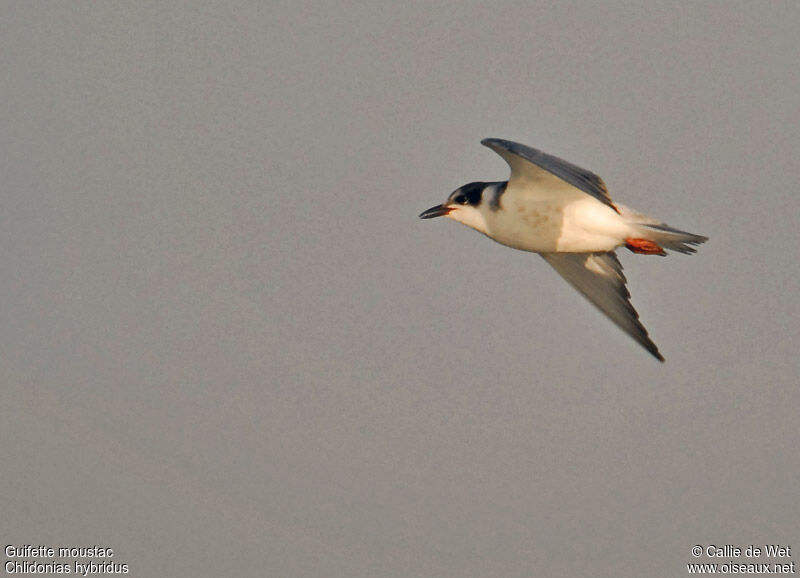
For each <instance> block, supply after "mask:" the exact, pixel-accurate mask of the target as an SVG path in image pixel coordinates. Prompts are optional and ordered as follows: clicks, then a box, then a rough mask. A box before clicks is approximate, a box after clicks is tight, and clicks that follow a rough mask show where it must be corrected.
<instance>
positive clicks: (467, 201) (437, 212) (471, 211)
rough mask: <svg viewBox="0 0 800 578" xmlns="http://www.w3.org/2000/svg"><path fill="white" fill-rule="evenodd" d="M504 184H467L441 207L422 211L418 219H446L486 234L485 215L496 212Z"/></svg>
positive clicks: (452, 194)
mask: <svg viewBox="0 0 800 578" xmlns="http://www.w3.org/2000/svg"><path fill="white" fill-rule="evenodd" d="M505 185H506V183H482V182H477V183H469V184H467V185H464V186H463V187H459V188H458V189H456V190H455V191H453V192H452V193H450V196H449V197H447V200H446V201H445V202H444V203H442V204H441V205H436V206H435V207H431V208H430V209H428V210H427V211H423V212H422V213H421V214H420V216H419V218H420V219H432V218H434V217H447V218H448V219H453V220H454V221H458V222H459V223H463V224H464V225H467V226H468V227H472V228H473V229H475V230H476V231H479V232H481V233H484V234H486V232H487V230H486V214H487V213H488V212H489V211H494V210H497V208H498V207H499V198H500V195H501V194H502V193H503V190H504V189H505Z"/></svg>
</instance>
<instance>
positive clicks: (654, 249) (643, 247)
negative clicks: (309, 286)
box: [625, 238, 667, 255]
mask: <svg viewBox="0 0 800 578" xmlns="http://www.w3.org/2000/svg"><path fill="white" fill-rule="evenodd" d="M625 246H626V247H627V248H628V249H630V250H631V251H633V252H634V253H639V254H641V255H666V254H667V252H666V251H664V249H663V248H661V247H660V246H659V245H658V243H654V242H653V241H648V240H647V239H634V238H630V239H625Z"/></svg>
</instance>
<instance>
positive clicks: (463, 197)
mask: <svg viewBox="0 0 800 578" xmlns="http://www.w3.org/2000/svg"><path fill="white" fill-rule="evenodd" d="M453 200H454V201H455V202H456V203H458V204H459V205H466V204H467V203H468V202H469V199H467V195H458V196H457V197H456V198H455V199H453Z"/></svg>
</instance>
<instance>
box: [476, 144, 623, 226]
mask: <svg viewBox="0 0 800 578" xmlns="http://www.w3.org/2000/svg"><path fill="white" fill-rule="evenodd" d="M481 144H482V145H484V146H487V147H489V148H490V149H492V150H493V151H494V152H496V153H497V154H499V155H500V156H501V157H503V159H504V160H505V161H506V162H507V163H508V166H510V167H511V179H510V181H515V180H521V181H537V182H539V183H540V184H541V186H543V187H550V188H553V189H558V188H563V187H564V183H566V184H568V185H571V186H573V187H575V188H576V189H579V190H581V191H583V192H584V193H586V194H587V195H590V196H592V197H594V198H595V199H597V200H598V201H600V202H601V203H604V204H606V205H608V206H609V207H611V208H612V209H614V210H615V211H616V210H617V208H616V207H615V206H614V203H613V202H612V201H611V197H609V196H608V191H607V190H606V185H605V183H603V179H601V178H600V177H598V176H597V175H596V174H594V173H592V172H590V171H587V170H584V169H582V168H580V167H576V166H575V165H573V164H571V163H568V162H567V161H564V160H561V159H560V158H558V157H554V156H552V155H548V154H547V153H543V152H542V151H539V150H536V149H532V148H531V147H527V146H525V145H523V144H519V143H515V142H511V141H508V140H503V139H499V138H485V139H483V140H482V141H481Z"/></svg>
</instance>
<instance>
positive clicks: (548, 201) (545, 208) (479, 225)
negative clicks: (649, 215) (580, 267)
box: [451, 189, 636, 253]
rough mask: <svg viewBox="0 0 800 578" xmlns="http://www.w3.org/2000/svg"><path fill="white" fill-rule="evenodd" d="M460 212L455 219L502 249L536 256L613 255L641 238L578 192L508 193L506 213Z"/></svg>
mask: <svg viewBox="0 0 800 578" xmlns="http://www.w3.org/2000/svg"><path fill="white" fill-rule="evenodd" d="M573 190H574V189H573ZM470 208H471V207H470ZM460 212H461V211H454V213H455V214H451V216H452V218H454V219H455V220H457V221H460V222H462V223H464V224H466V225H469V226H470V227H473V228H474V229H477V230H478V231H480V232H482V233H484V234H486V235H487V236H489V237H490V238H492V239H494V240H495V241H497V242H498V243H502V244H503V245H507V246H509V247H513V248H515V249H521V250H523V251H533V252H536V253H552V252H564V253H589V252H597V251H613V250H614V249H616V248H617V247H619V246H620V245H623V244H624V243H625V239H626V238H629V237H632V236H635V234H636V229H635V228H634V226H632V225H631V224H629V223H628V222H627V221H626V220H625V219H624V218H623V217H622V216H620V215H619V213H617V212H616V211H614V209H612V208H611V207H609V206H608V205H606V204H604V203H601V202H600V201H598V200H596V199H594V198H592V197H589V196H588V195H585V194H583V193H581V192H578V191H575V192H574V193H572V191H563V190H562V191H554V194H553V195H552V196H551V195H547V196H543V195H541V194H539V195H537V196H536V197H533V198H532V196H530V195H525V194H522V195H519V194H514V191H508V192H506V194H504V195H503V197H502V208H501V209H500V210H492V209H491V208H490V207H488V206H486V205H485V204H484V205H483V206H481V208H480V210H479V211H476V210H474V209H473V211H472V214H469V215H468V214H466V213H467V211H464V212H463V213H462V214H460V215H459V214H458V213H460Z"/></svg>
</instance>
